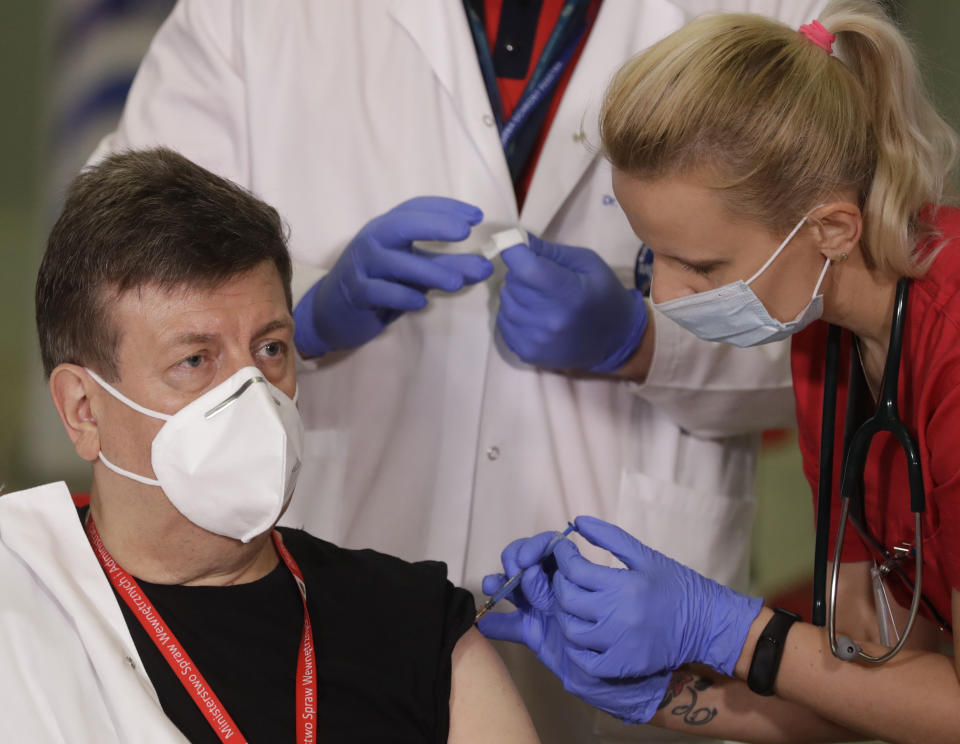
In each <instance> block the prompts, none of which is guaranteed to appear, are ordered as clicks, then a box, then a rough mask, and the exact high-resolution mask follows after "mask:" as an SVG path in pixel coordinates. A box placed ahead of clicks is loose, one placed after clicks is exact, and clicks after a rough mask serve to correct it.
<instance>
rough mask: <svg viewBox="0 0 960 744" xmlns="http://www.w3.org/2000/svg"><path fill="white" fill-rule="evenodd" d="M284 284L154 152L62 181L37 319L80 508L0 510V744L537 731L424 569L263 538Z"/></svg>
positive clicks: (278, 241) (45, 505) (189, 175)
mask: <svg viewBox="0 0 960 744" xmlns="http://www.w3.org/2000/svg"><path fill="white" fill-rule="evenodd" d="M290 272H291V269H290V258H289V256H288V254H287V249H286V244H285V239H284V235H283V229H282V226H281V222H280V219H279V217H278V215H277V213H276V211H275V210H273V209H272V208H271V207H269V206H267V205H266V204H264V203H262V202H260V201H259V200H257V199H256V198H254V197H253V196H251V195H250V194H249V193H247V192H245V191H244V190H243V189H241V188H239V187H237V186H236V185H234V184H232V183H230V182H228V181H225V180H223V179H221V178H219V177H217V176H214V175H213V174H212V173H209V172H208V171H205V170H203V169H202V168H200V167H198V166H196V165H194V164H192V163H190V162H189V161H187V160H186V159H184V158H183V157H181V156H179V155H177V154H175V153H173V152H171V151H169V150H162V149H158V150H150V151H144V152H128V153H125V154H121V155H115V156H112V157H110V158H108V159H106V160H105V161H103V162H102V163H100V164H99V165H97V166H95V167H93V168H91V169H89V170H87V171H85V172H84V173H82V174H81V175H80V176H79V177H78V178H77V179H76V181H75V182H74V184H73V186H72V187H71V190H70V192H69V194H68V198H67V201H66V205H65V206H64V209H63V214H62V215H61V217H60V219H59V221H58V222H57V224H56V226H55V227H54V229H53V232H52V234H51V236H50V240H49V244H48V246H47V252H46V255H45V256H44V260H43V264H42V266H41V268H40V274H39V278H38V281H37V327H38V331H39V335H40V346H41V351H42V354H43V361H44V366H45V370H46V373H47V375H48V376H49V378H50V392H51V395H52V397H53V401H54V403H55V405H56V407H57V411H58V412H59V414H60V417H61V419H62V421H63V425H64V427H65V428H66V431H67V434H68V435H69V437H70V439H71V440H72V442H73V444H74V446H75V448H76V450H77V453H78V454H79V455H80V456H81V457H83V458H84V459H86V460H88V461H90V462H91V463H92V469H93V481H92V486H91V490H90V505H89V509H87V508H83V509H80V510H79V515H78V511H77V509H76V508H75V507H74V506H73V503H72V500H71V498H70V494H69V493H68V491H67V489H66V486H65V485H64V484H63V483H54V484H49V485H46V486H41V487H38V488H34V489H30V490H27V491H21V492H19V493H11V494H8V495H4V496H2V497H0V588H2V593H0V739H2V740H3V741H10V742H30V743H31V744H36V743H37V742H67V741H69V742H71V743H76V742H96V743H97V744H106V743H109V742H123V744H129V743H130V742H183V741H184V740H185V739H186V740H189V741H191V742H218V741H228V742H229V741H232V742H243V741H251V742H270V743H271V744H272V743H274V742H291V743H292V742H306V741H319V742H324V741H329V742H360V741H363V742H374V741H376V742H381V741H396V742H399V741H402V742H446V741H449V742H452V743H457V742H474V741H490V742H518V743H519V742H532V741H536V735H535V733H534V732H533V728H532V725H531V723H530V721H529V718H528V717H527V715H526V711H525V710H524V709H523V706H522V704H521V703H520V702H519V699H518V698H517V696H516V692H515V690H514V689H513V686H512V684H511V681H510V679H509V678H508V677H507V676H506V673H505V671H504V669H503V667H502V665H501V664H500V662H499V658H498V657H497V656H496V655H495V654H494V653H493V652H492V650H491V648H490V647H489V646H488V645H487V642H486V641H485V640H484V639H483V638H482V637H481V636H480V635H479V633H478V632H477V630H476V629H474V628H472V627H471V624H472V620H473V614H474V606H473V600H472V598H471V596H470V595H469V594H468V593H467V592H466V591H464V590H461V589H455V588H454V587H453V586H452V585H451V584H450V583H449V582H448V581H447V580H446V575H445V572H446V569H445V567H444V566H443V564H440V563H430V562H425V563H417V564H409V563H405V562H403V561H401V560H399V559H396V558H393V557H390V556H386V555H382V554H379V553H375V552H373V551H366V550H363V551H350V550H343V549H340V548H338V547H336V546H334V545H331V544H329V543H326V542H323V541H321V540H318V539H316V538H314V537H311V536H310V535H308V534H307V533H305V532H303V531H300V530H294V529H280V530H275V529H274V528H273V527H274V524H275V522H276V521H277V519H278V518H279V516H280V515H281V513H282V512H283V510H284V509H285V508H286V506H287V503H288V501H289V498H290V494H291V493H292V491H293V486H294V483H295V481H296V474H297V471H298V470H299V467H300V456H301V451H302V426H301V423H300V418H299V414H298V412H297V409H296V404H295V400H296V390H297V383H296V372H295V369H294V349H293V341H292V338H293V321H292V318H291V314H290V305H291V303H290ZM316 497H317V498H322V497H323V494H316ZM78 517H79V518H78ZM411 518H412V519H414V518H416V516H415V515H411Z"/></svg>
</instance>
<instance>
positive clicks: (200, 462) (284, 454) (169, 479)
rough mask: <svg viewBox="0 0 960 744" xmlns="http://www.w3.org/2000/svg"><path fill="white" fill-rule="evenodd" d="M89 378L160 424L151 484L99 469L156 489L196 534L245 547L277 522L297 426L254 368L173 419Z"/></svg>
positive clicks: (297, 446) (297, 456) (293, 479)
mask: <svg viewBox="0 0 960 744" xmlns="http://www.w3.org/2000/svg"><path fill="white" fill-rule="evenodd" d="M87 372H89V373H90V376H91V377H92V378H93V379H94V380H96V381H97V383H98V384H99V385H100V386H101V387H102V388H103V389H104V390H106V391H107V392H108V393H110V395H112V396H113V397H114V398H116V399H117V400H119V401H121V402H122V403H124V404H126V405H127V406H129V407H130V408H133V409H134V410H135V411H139V412H140V413H142V414H145V415H147V416H152V417H153V418H158V419H162V420H163V421H164V422H165V423H164V425H163V426H162V427H161V428H160V431H158V432H157V435H156V436H155V437H154V439H153V443H152V445H151V449H150V461H151V465H152V466H153V472H154V473H155V474H156V476H157V477H156V479H153V478H147V477H145V476H143V475H138V474H137V473H131V472H130V471H129V470H124V469H123V468H121V467H118V466H117V465H114V464H113V463H112V462H110V461H109V460H108V459H107V458H106V457H104V455H103V452H100V461H101V462H102V463H103V464H104V465H105V466H106V467H107V468H109V469H110V470H112V471H113V472H115V473H118V474H119V475H123V476H125V477H127V478H130V479H132V480H135V481H137V482H139V483H145V484H147V485H149V486H157V487H159V488H162V489H163V492H164V494H165V495H166V497H167V498H168V499H169V500H170V503H171V504H173V506H174V507H175V508H176V509H177V511H179V512H180V513H181V514H182V515H183V516H185V517H186V518H187V519H189V520H190V521H191V522H193V523H194V524H195V525H197V526H198V527H202V528H203V529H205V530H208V531H210V532H214V533H216V534H218V535H224V536H226V537H232V538H234V539H236V540H241V541H242V542H249V541H250V540H252V539H253V538H254V537H256V536H257V535H260V534H262V533H264V532H266V531H267V530H268V529H270V527H272V526H273V524H274V523H275V522H276V521H277V519H279V518H280V514H281V512H282V511H283V509H284V507H285V506H286V505H287V503H288V502H289V501H290V497H291V496H292V495H293V488H294V486H295V485H296V483H297V475H298V474H299V472H300V463H301V459H302V457H303V422H302V421H301V420H300V413H299V411H297V405H296V402H295V399H296V396H294V399H293V400H291V399H290V398H289V397H287V395H286V394H285V393H284V392H283V391H282V390H280V389H278V388H276V387H274V386H273V385H271V384H270V383H269V382H268V381H267V380H266V378H265V377H264V376H263V374H262V373H261V372H260V370H258V369H257V368H256V367H244V368H243V369H241V370H239V371H238V372H236V373H235V374H234V375H232V376H230V377H229V378H228V379H226V380H224V381H223V382H222V383H220V384H219V385H217V386H216V387H215V388H213V389H212V390H209V391H207V392H206V393H204V394H203V395H201V396H200V397H199V398H197V399H196V400H194V401H192V402H190V403H188V404H187V405H185V406H184V407H183V408H181V409H180V410H179V411H177V412H176V413H175V414H173V415H168V414H165V413H159V412H158V411H152V410H150V409H149V408H145V407H144V406H141V405H140V404H138V403H135V402H134V401H132V400H130V399H129V398H127V397H126V396H125V395H124V394H123V393H121V392H120V391H119V390H116V389H114V388H113V387H112V386H111V385H109V384H108V383H107V382H105V381H104V380H103V379H102V378H101V377H100V376H99V375H97V373H96V372H93V371H92V370H89V369H88V370H87Z"/></svg>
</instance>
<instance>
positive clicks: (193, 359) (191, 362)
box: [181, 354, 203, 369]
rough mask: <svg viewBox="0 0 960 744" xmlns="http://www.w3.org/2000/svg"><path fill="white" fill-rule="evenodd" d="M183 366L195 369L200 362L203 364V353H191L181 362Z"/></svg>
mask: <svg viewBox="0 0 960 744" xmlns="http://www.w3.org/2000/svg"><path fill="white" fill-rule="evenodd" d="M181 364H183V366H184V367H190V368H192V369H196V368H197V367H199V366H200V365H201V364H203V355H202V354H191V355H190V356H188V357H187V358H186V359H184V360H183V362H181Z"/></svg>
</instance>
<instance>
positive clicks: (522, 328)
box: [497, 235, 647, 372]
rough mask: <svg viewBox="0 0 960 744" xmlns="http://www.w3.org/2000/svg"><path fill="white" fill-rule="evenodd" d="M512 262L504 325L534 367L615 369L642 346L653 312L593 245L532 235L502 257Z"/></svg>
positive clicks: (500, 322)
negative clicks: (579, 245) (563, 242)
mask: <svg viewBox="0 0 960 744" xmlns="http://www.w3.org/2000/svg"><path fill="white" fill-rule="evenodd" d="M500 255H501V256H502V257H503V260H504V262H505V263H506V265H507V269H508V271H507V275H506V281H505V283H504V286H503V289H501V290H500V312H499V313H498V314H497V327H498V328H499V329H500V334H501V335H502V336H503V340H504V341H505V342H506V344H507V346H509V347H510V349H512V350H513V351H514V352H515V353H516V354H517V356H519V357H520V358H521V359H522V360H523V361H525V362H527V363H529V364H536V365H538V366H541V367H548V368H551V369H578V370H590V371H592V372H613V371H614V370H616V369H618V368H620V367H622V366H623V364H624V363H625V362H626V361H627V359H629V358H630V355H631V354H633V352H634V351H635V350H636V348H637V346H639V345H640V340H641V339H642V338H643V332H644V331H645V330H646V327H647V307H646V304H645V303H644V301H643V297H642V296H641V295H640V293H639V292H638V291H636V290H629V289H627V288H626V287H624V286H623V284H622V283H621V282H620V280H619V279H617V276H616V274H614V273H613V270H612V269H611V268H610V267H609V266H607V264H606V263H605V262H604V260H603V259H602V258H600V256H598V255H597V254H596V253H594V252H593V251H591V250H589V249H587V248H575V247H573V246H568V245H557V244H554V243H548V242H546V241H543V240H541V239H540V238H538V237H536V236H535V235H531V236H530V246H529V247H527V246H525V245H515V246H513V247H511V248H507V249H506V250H505V251H504V252H503V253H501V254H500Z"/></svg>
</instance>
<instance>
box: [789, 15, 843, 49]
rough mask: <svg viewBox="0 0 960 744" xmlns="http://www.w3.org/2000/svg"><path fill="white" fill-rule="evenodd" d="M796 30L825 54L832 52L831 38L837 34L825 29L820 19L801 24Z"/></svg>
mask: <svg viewBox="0 0 960 744" xmlns="http://www.w3.org/2000/svg"><path fill="white" fill-rule="evenodd" d="M798 30H799V32H800V33H801V34H803V35H804V36H806V37H807V38H808V39H810V41H812V42H813V43H814V44H816V45H817V46H818V47H820V48H821V49H823V50H825V51H826V53H827V54H833V40H834V39H836V38H837V36H836V34H831V33H830V32H829V31H827V29H825V28H824V27H823V24H822V23H820V21H812V22H811V23H808V24H806V25H805V26H801V27H800V28H799V29H798Z"/></svg>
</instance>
